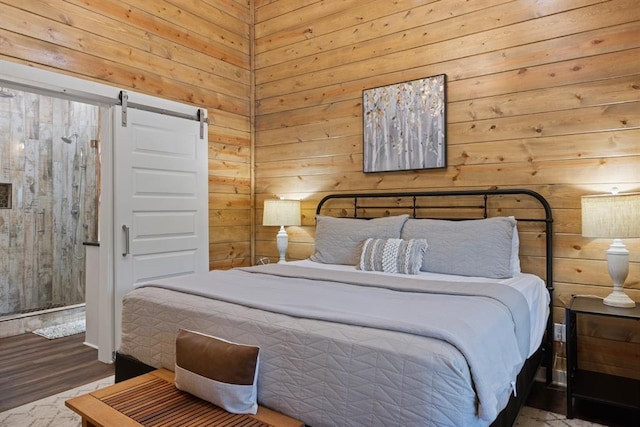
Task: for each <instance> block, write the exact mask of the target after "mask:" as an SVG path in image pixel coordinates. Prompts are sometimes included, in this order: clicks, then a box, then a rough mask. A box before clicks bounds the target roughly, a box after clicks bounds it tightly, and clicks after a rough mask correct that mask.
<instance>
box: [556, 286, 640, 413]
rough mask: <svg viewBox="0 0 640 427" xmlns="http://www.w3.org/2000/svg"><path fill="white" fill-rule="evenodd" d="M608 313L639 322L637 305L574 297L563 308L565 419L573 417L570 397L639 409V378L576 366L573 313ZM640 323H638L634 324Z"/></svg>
mask: <svg viewBox="0 0 640 427" xmlns="http://www.w3.org/2000/svg"><path fill="white" fill-rule="evenodd" d="M578 314H579V315H589V316H609V317H617V318H621V319H628V320H629V321H631V322H640V306H636V307H635V308H618V307H610V306H608V305H604V304H603V303H602V300H601V299H599V298H590V297H581V296H574V297H573V298H572V299H571V303H570V304H569V307H567V308H566V309H565V322H566V328H567V418H573V398H580V399H587V400H592V401H597V402H602V403H607V404H612V405H618V406H624V407H628V408H633V409H640V380H636V379H633V378H625V377H620V376H616V375H609V374H603V373H599V372H592V371H587V370H584V369H579V368H578V326H577V322H576V317H577V315H578ZM636 325H640V323H638V324H636Z"/></svg>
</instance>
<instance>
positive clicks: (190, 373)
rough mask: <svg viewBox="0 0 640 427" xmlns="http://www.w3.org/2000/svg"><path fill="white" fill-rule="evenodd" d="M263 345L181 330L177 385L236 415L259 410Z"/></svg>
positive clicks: (178, 348)
mask: <svg viewBox="0 0 640 427" xmlns="http://www.w3.org/2000/svg"><path fill="white" fill-rule="evenodd" d="M259 355H260V348H259V347H256V346H251V345H244V344H238V343H234V342H231V341H227V340H223V339H222V338H216V337H212V336H210V335H205V334H201V333H199V332H194V331H188V330H184V329H181V330H180V331H179V332H178V336H177V338H176V365H175V384H176V388H178V389H179V390H183V391H186V392H187V393H191V394H193V395H194V396H197V397H199V398H200V399H202V400H206V401H207V402H211V403H213V404H214V405H217V406H219V407H221V408H222V409H224V410H225V411H227V412H231V413H234V414H256V413H257V412H258V402H257V400H258V387H257V382H258V365H259Z"/></svg>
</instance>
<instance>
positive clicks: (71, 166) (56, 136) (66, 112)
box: [0, 90, 99, 315]
mask: <svg viewBox="0 0 640 427" xmlns="http://www.w3.org/2000/svg"><path fill="white" fill-rule="evenodd" d="M8 93H10V94H11V95H12V97H11V98H0V182H6V183H11V185H12V190H13V191H12V192H13V194H14V197H13V200H12V204H11V208H10V209H0V315H1V314H9V313H21V312H26V311H34V310H37V309H46V308H50V307H52V306H67V305H72V304H78V303H82V302H84V300H85V260H84V248H83V242H85V241H88V240H92V241H95V240H96V237H97V234H98V215H97V210H98V203H97V197H96V194H97V173H96V171H97V168H96V166H97V160H98V152H97V148H93V147H92V144H91V140H92V139H95V138H96V135H97V134H98V129H97V123H98V122H99V117H98V114H99V113H98V107H96V106H94V105H87V104H82V103H78V102H71V101H68V100H63V99H59V98H55V99H54V98H51V97H48V96H43V95H38V94H33V93H25V92H22V91H17V90H9V91H8ZM72 134H75V135H77V136H76V137H71V138H70V143H65V142H63V141H62V139H61V137H62V136H69V135H72Z"/></svg>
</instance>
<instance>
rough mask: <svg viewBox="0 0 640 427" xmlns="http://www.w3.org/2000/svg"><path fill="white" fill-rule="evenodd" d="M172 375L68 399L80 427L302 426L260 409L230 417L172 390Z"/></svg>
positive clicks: (151, 375)
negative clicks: (80, 418) (80, 421)
mask: <svg viewBox="0 0 640 427" xmlns="http://www.w3.org/2000/svg"><path fill="white" fill-rule="evenodd" d="M173 380H174V373H173V372H171V371H169V370H167V369H158V370H155V371H152V372H149V373H147V374H144V375H140V376H138V377H135V378H131V379H129V380H126V381H123V382H120V383H117V384H114V385H112V386H109V387H105V388H102V389H100V390H97V391H94V392H92V393H88V394H84V395H82V396H78V397H75V398H73V399H69V400H67V401H66V402H65V405H66V406H67V407H68V408H70V409H71V410H73V411H74V412H76V413H77V414H79V415H80V416H81V417H82V427H134V426H145V427H146V426H153V425H169V426H176V427H177V426H192V425H203V426H218V425H224V426H228V427H233V426H243V427H302V426H304V423H302V422H300V421H298V420H295V419H293V418H291V417H288V416H286V415H283V414H280V413H278V412H275V411H272V410H270V409H268V408H265V407H262V406H260V407H259V408H258V413H257V414H256V415H239V414H231V413H229V412H226V411H225V410H223V409H221V408H219V407H217V406H215V405H213V404H211V403H209V402H206V401H204V400H202V399H199V398H197V397H195V396H193V395H191V394H189V393H186V392H183V391H181V390H178V389H177V388H176V387H175V386H174V382H173Z"/></svg>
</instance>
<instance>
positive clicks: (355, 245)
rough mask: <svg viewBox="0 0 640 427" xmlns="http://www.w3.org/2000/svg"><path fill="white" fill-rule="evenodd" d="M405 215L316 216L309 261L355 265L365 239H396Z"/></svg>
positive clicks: (406, 216)
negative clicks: (371, 217) (369, 216)
mask: <svg viewBox="0 0 640 427" xmlns="http://www.w3.org/2000/svg"><path fill="white" fill-rule="evenodd" d="M408 217H409V215H397V216H388V217H384V218H374V219H354V218H335V217H330V216H323V215H318V216H316V237H315V250H314V253H313V255H311V260H312V261H315V262H321V263H324V264H344V265H357V264H358V262H359V260H360V252H361V250H362V244H363V243H364V241H365V240H366V239H368V238H374V239H392V238H395V239H398V238H400V230H402V226H403V225H404V223H405V221H406V220H407V218H408Z"/></svg>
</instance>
